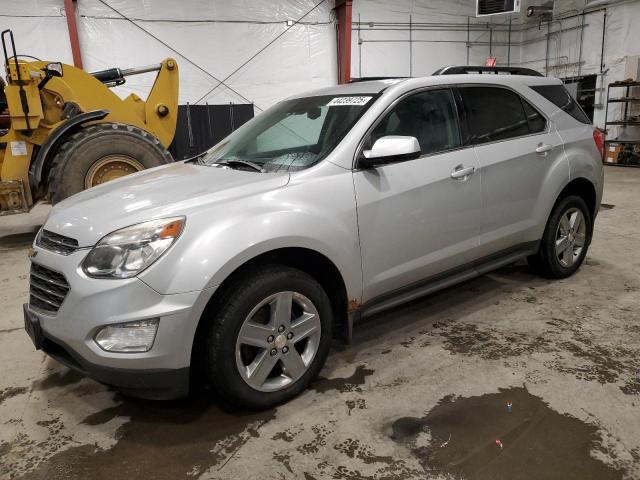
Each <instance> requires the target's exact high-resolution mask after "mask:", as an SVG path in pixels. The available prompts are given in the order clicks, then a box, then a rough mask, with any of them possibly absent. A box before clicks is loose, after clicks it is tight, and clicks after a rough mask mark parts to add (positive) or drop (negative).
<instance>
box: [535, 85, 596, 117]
mask: <svg viewBox="0 0 640 480" xmlns="http://www.w3.org/2000/svg"><path fill="white" fill-rule="evenodd" d="M529 88H531V90H533V91H534V92H536V93H539V94H540V95H542V96H543V97H544V98H546V99H547V100H549V101H550V102H551V103H553V104H554V105H555V106H556V107H558V108H561V109H562V110H564V111H565V112H567V113H568V114H569V115H571V116H572V117H573V118H575V119H576V120H578V121H579V122H580V123H586V124H589V125H590V124H591V120H589V117H587V114H586V113H584V111H583V110H582V107H580V105H578V102H576V101H575V100H574V99H573V97H572V96H571V94H570V93H569V92H568V91H567V89H566V88H564V85H536V86H533V87H529Z"/></svg>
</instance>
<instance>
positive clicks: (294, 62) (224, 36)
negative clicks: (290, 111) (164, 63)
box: [0, 0, 337, 109]
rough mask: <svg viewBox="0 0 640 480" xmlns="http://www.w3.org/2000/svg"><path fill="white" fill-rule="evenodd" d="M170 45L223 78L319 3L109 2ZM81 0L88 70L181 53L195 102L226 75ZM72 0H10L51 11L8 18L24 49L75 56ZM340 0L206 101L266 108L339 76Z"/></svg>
mask: <svg viewBox="0 0 640 480" xmlns="http://www.w3.org/2000/svg"><path fill="white" fill-rule="evenodd" d="M106 2H107V3H108V4H109V5H111V6H112V7H114V8H115V9H116V10H118V11H119V12H121V13H122V14H124V15H125V16H126V17H128V18H131V19H132V20H133V21H134V22H135V23H137V24H139V25H140V26H141V27H142V28H144V29H145V30H148V31H149V32H151V33H152V34H153V35H155V36H156V37H158V38H160V39H161V40H162V41H164V42H165V43H166V44H168V45H169V46H171V47H172V48H174V49H175V50H177V51H178V52H180V53H182V54H183V55H185V56H186V57H188V58H189V59H191V60H193V61H194V62H195V63H196V64H198V65H199V66H201V67H202V68H203V69H204V70H206V71H208V72H210V73H211V74H213V75H214V76H215V77H217V78H218V79H220V80H222V79H224V78H225V77H227V76H228V75H230V74H231V73H232V72H233V71H234V70H235V69H236V68H238V67H239V66H240V65H241V64H243V63H244V62H245V61H246V60H248V59H249V58H250V57H251V56H253V55H254V54H255V53H256V52H258V51H259V50H260V49H261V48H262V47H263V46H265V45H266V44H268V43H269V42H271V41H272V40H273V39H274V38H276V37H277V36H278V35H280V34H282V33H283V32H284V31H285V30H286V29H287V24H286V22H287V20H294V21H295V20H298V19H299V18H300V17H302V16H303V15H305V14H306V13H307V12H309V10H311V9H312V8H313V6H314V5H316V4H317V3H318V0H286V1H279V2H274V1H271V0H252V1H249V0H242V1H237V0H234V1H233V2H229V1H225V0H182V1H180V2H176V1H175V0H106ZM77 5H78V12H79V15H80V16H79V18H78V33H79V36H80V44H81V49H82V57H83V63H84V67H85V69H86V70H88V71H96V70H102V69H105V68H110V67H120V68H130V67H135V66H142V65H148V64H151V63H156V62H160V61H161V60H162V59H163V58H165V57H174V58H176V60H177V61H178V65H179V68H180V102H181V103H186V102H191V103H194V102H196V101H197V100H199V99H200V98H201V97H202V96H203V95H205V93H206V92H207V91H209V90H210V89H211V88H213V87H214V86H215V85H216V84H217V83H218V82H217V81H215V80H214V79H212V78H211V77H209V76H208V75H207V74H206V73H203V72H202V71H200V70H198V68H196V67H195V66H193V65H191V64H189V62H188V61H187V60H185V59H184V58H181V57H180V56H179V55H177V54H176V53H175V52H173V51H171V49H169V48H167V47H166V46H163V45H162V44H161V43H160V42H158V41H157V40H156V39H154V38H152V37H151V36H149V35H147V34H146V33H145V32H143V31H142V30H140V29H139V28H137V27H136V26H135V25H133V24H132V23H131V22H129V21H127V20H125V19H123V18H121V17H120V16H119V15H118V14H117V13H116V12H114V11H113V10H111V9H110V8H108V7H106V6H105V5H103V4H102V3H100V2H99V1H97V0H82V1H79V2H78V3H77ZM62 6H63V0H21V1H20V2H17V1H12V0H0V14H7V15H26V14H34V12H37V14H38V15H42V17H40V18H35V19H34V18H24V17H5V18H3V20H2V21H3V22H4V24H5V25H7V26H8V27H9V28H13V29H14V31H15V33H16V35H18V36H19V41H20V44H19V46H20V51H21V52H24V53H31V54H33V55H36V56H38V57H42V58H47V59H51V60H62V61H63V62H65V63H71V62H72V59H71V51H70V47H69V37H68V33H67V26H66V19H65V18H64V16H62V14H61V13H60V12H61V10H62ZM333 7H334V1H333V0H326V1H325V2H323V3H322V4H321V5H320V6H319V7H318V8H316V9H314V10H313V11H312V12H311V13H310V14H308V15H307V16H306V17H305V18H304V19H303V20H302V22H303V23H301V24H297V25H294V26H293V27H291V28H290V29H289V30H288V31H287V32H286V33H284V35H282V37H280V38H279V39H278V40H277V41H275V42H274V43H273V44H272V45H271V46H270V47H269V48H267V49H266V50H265V51H264V52H263V53H261V54H260V55H259V56H258V57H257V58H256V59H254V60H252V61H251V62H249V63H248V64H247V65H246V66H245V67H243V68H242V69H240V70H239V71H238V72H237V73H234V74H233V75H232V76H231V77H230V78H229V79H228V80H227V82H226V83H227V84H228V85H230V86H231V88H233V90H236V92H237V93H236V92H233V91H232V90H231V89H229V88H227V87H225V86H220V87H218V88H216V89H215V90H214V91H213V92H212V93H211V94H209V95H207V96H206V97H205V98H204V99H202V101H201V102H200V103H204V102H209V103H226V102H235V103H247V101H251V102H254V103H255V104H256V106H257V107H258V109H264V108H267V107H269V106H270V105H272V104H273V103H275V102H276V101H278V100H280V99H282V98H284V97H287V96H289V95H292V94H294V93H298V92H301V91H305V90H309V89H312V88H316V87H322V86H327V85H333V84H335V83H336V82H337V53H336V25H335V19H334V14H333V11H332V9H333ZM154 77H155V76H154V74H145V75H141V76H136V77H128V78H127V83H126V84H125V85H124V86H121V87H118V88H117V89H116V91H117V92H118V93H119V94H120V95H121V96H125V95H127V94H129V93H130V92H135V93H136V94H138V95H140V96H141V97H143V98H144V97H145V96H146V94H147V93H148V90H149V88H150V87H151V85H152V83H153V79H154Z"/></svg>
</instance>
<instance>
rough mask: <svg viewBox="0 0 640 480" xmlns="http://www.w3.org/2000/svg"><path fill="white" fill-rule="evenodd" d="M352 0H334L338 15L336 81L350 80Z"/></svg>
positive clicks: (346, 81) (347, 81) (345, 81)
mask: <svg viewBox="0 0 640 480" xmlns="http://www.w3.org/2000/svg"><path fill="white" fill-rule="evenodd" d="M352 3H353V1H352V0H336V15H337V17H338V83H349V80H351V4H352Z"/></svg>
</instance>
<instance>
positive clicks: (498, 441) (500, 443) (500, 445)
mask: <svg viewBox="0 0 640 480" xmlns="http://www.w3.org/2000/svg"><path fill="white" fill-rule="evenodd" d="M496 445H498V446H499V447H500V448H501V449H502V442H501V441H500V440H496Z"/></svg>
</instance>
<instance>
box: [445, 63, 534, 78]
mask: <svg viewBox="0 0 640 480" xmlns="http://www.w3.org/2000/svg"><path fill="white" fill-rule="evenodd" d="M465 73H493V74H499V73H508V74H510V75H527V76H529V77H544V75H542V74H541V73H540V72H536V71H535V70H532V69H530V68H522V67H484V66H477V67H475V66H469V65H460V66H450V67H442V68H441V69H439V70H436V71H435V72H433V74H432V75H458V74H465Z"/></svg>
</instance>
